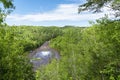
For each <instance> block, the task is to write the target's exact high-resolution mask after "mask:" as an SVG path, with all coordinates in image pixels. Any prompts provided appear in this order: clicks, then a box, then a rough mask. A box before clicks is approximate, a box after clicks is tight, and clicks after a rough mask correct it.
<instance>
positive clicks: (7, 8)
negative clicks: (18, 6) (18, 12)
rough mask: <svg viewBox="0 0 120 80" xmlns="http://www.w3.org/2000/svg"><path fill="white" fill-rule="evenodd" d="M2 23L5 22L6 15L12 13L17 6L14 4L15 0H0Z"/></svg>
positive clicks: (0, 19)
mask: <svg viewBox="0 0 120 80" xmlns="http://www.w3.org/2000/svg"><path fill="white" fill-rule="evenodd" d="M0 4H1V6H0V24H1V23H2V22H4V20H5V18H6V16H7V15H8V14H10V13H11V12H12V11H13V10H14V9H15V6H14V5H13V0H0Z"/></svg>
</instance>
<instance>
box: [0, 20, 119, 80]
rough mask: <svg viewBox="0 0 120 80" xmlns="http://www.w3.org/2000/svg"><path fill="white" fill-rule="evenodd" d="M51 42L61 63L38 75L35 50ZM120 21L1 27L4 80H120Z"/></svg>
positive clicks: (0, 72) (0, 78)
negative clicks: (33, 58) (33, 57)
mask: <svg viewBox="0 0 120 80" xmlns="http://www.w3.org/2000/svg"><path fill="white" fill-rule="evenodd" d="M45 41H50V46H51V48H54V49H55V50H57V51H58V52H59V54H60V60H56V59H53V60H52V61H51V63H49V64H47V65H45V66H42V67H40V69H39V70H37V71H36V72H34V71H33V70H32V64H31V63H30V59H29V57H28V55H29V53H30V51H31V50H34V49H35V48H37V47H39V46H41V45H42V44H43V43H44V42H45ZM119 52H120V21H119V20H118V21H111V20H108V19H102V20H98V21H97V23H96V24H93V25H92V26H91V27H86V28H80V27H62V28H58V27H35V26H19V27H18V26H4V27H2V26H1V27H0V80H120V63H119V62H120V54H119Z"/></svg>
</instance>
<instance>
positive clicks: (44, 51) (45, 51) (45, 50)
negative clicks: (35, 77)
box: [30, 41, 60, 70]
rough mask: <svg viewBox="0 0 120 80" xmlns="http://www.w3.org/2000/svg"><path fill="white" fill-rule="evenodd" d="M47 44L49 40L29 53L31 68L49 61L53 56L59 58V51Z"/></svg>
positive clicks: (35, 68)
mask: <svg viewBox="0 0 120 80" xmlns="http://www.w3.org/2000/svg"><path fill="white" fill-rule="evenodd" d="M48 45H49V42H48V41H46V42H45V43H44V44H43V45H42V46H41V47H39V48H38V49H36V50H35V51H33V52H32V53H30V62H31V63H32V64H33V70H37V69H38V68H39V67H40V66H42V65H46V64H48V63H50V62H51V60H52V59H53V58H55V59H57V60H59V59H60V55H59V53H58V52H57V51H56V50H54V49H52V48H50V47H49V46H48Z"/></svg>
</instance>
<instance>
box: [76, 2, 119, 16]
mask: <svg viewBox="0 0 120 80" xmlns="http://www.w3.org/2000/svg"><path fill="white" fill-rule="evenodd" d="M107 4H108V5H109V6H106V5H107ZM104 6H106V7H109V8H111V9H112V10H114V11H115V16H116V17H120V0H87V2H86V3H84V4H82V5H80V6H79V9H78V11H79V13H80V12H82V11H86V10H90V11H92V12H93V13H96V12H101V11H102V10H101V9H102V8H103V7H104Z"/></svg>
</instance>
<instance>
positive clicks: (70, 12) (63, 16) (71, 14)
mask: <svg viewBox="0 0 120 80" xmlns="http://www.w3.org/2000/svg"><path fill="white" fill-rule="evenodd" d="M103 10H104V12H103V13H97V14H92V13H88V12H87V13H82V14H78V4H60V5H58V7H57V8H56V9H54V10H52V11H49V12H45V13H35V14H27V15H20V14H14V15H13V14H12V15H9V16H8V17H7V19H8V20H12V21H32V22H40V21H61V20H62V21H64V20H66V21H84V20H86V21H88V20H95V19H98V18H101V17H103V16H104V14H105V13H108V11H107V8H104V9H103Z"/></svg>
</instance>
